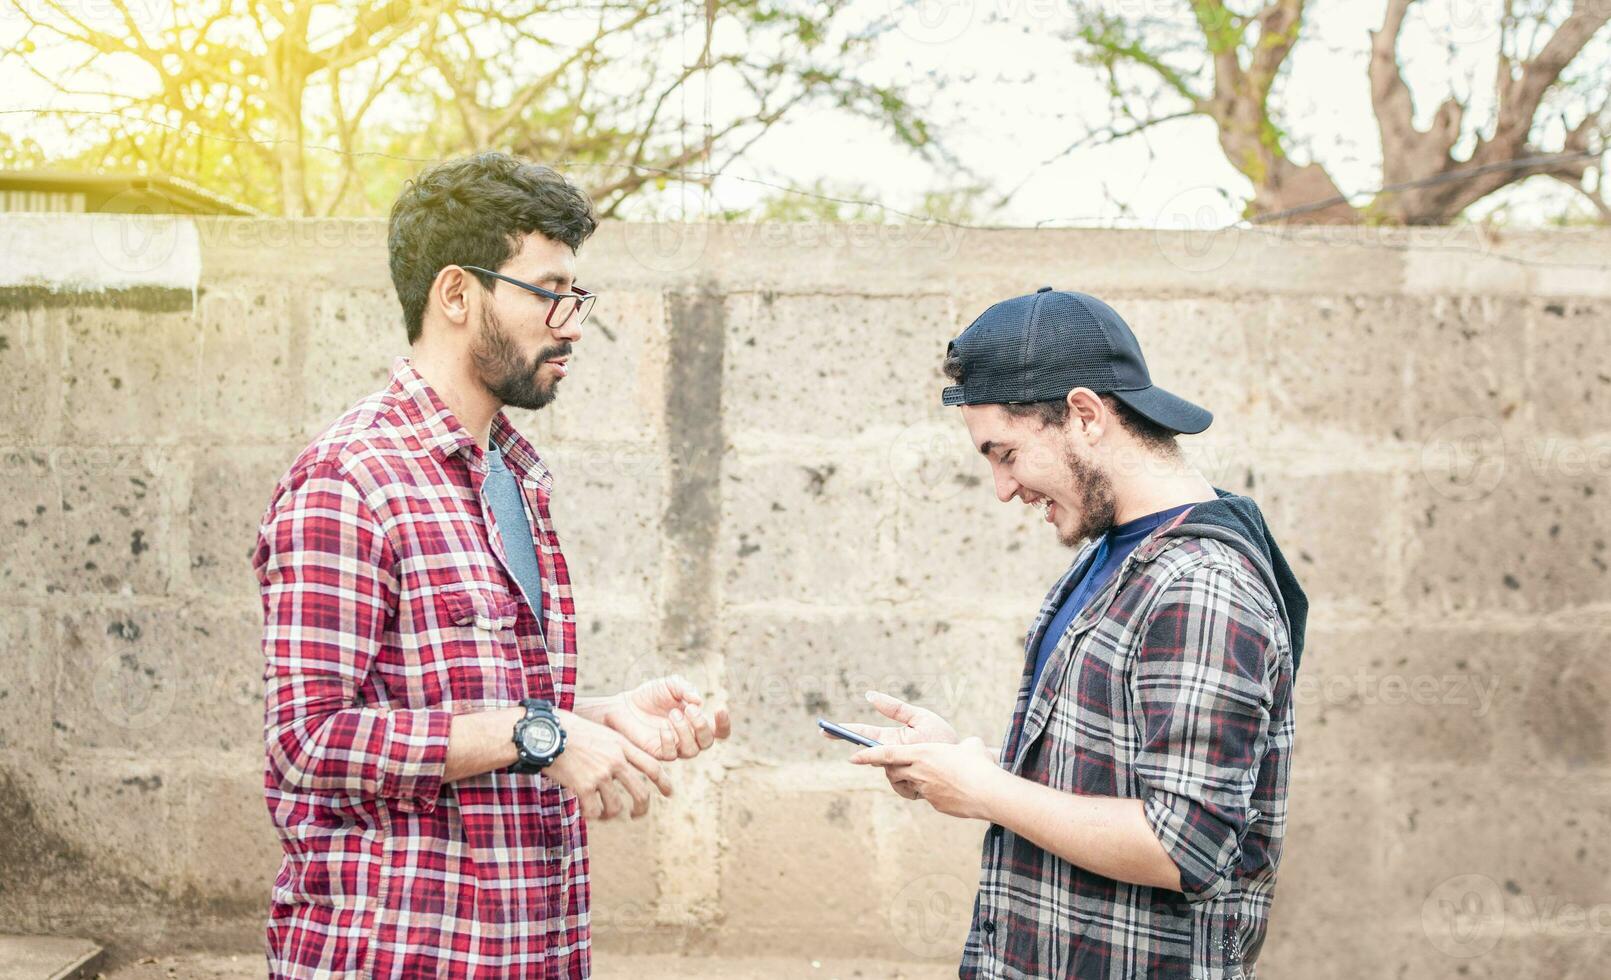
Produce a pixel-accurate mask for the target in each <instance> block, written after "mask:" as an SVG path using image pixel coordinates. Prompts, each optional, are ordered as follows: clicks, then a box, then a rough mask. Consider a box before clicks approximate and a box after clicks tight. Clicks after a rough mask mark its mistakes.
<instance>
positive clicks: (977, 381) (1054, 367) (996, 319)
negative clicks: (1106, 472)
mask: <svg viewBox="0 0 1611 980" xmlns="http://www.w3.org/2000/svg"><path fill="white" fill-rule="evenodd" d="M946 356H947V357H956V358H959V359H961V361H962V383H961V384H956V385H952V386H950V387H948V388H946V389H945V391H944V392H943V393H942V394H941V396H940V400H941V401H942V402H943V403H944V404H946V405H1002V404H1018V403H1024V402H1045V401H1059V400H1061V399H1063V398H1065V397H1067V396H1068V393H1069V392H1070V391H1072V390H1074V389H1075V388H1089V389H1091V390H1092V391H1094V392H1096V393H1097V394H1099V395H1112V396H1113V397H1114V398H1117V399H1118V400H1119V401H1121V402H1124V404H1126V405H1128V406H1129V407H1130V408H1132V409H1135V411H1136V412H1137V413H1138V414H1140V415H1142V416H1144V417H1146V418H1148V419H1151V420H1152V421H1153V422H1156V423H1158V424H1159V425H1161V426H1163V427H1164V428H1166V429H1169V430H1171V431H1173V432H1182V433H1186V434H1191V433H1196V432H1201V431H1203V430H1204V429H1206V428H1208V424H1209V423H1210V422H1212V421H1214V413H1213V412H1210V411H1209V410H1208V409H1206V408H1202V407H1200V406H1197V405H1193V404H1192V403H1191V402H1189V401H1187V400H1186V399H1184V398H1181V397H1180V396H1179V395H1173V394H1170V393H1169V392H1167V391H1165V390H1163V389H1162V388H1160V387H1158V386H1157V385H1155V384H1153V383H1152V375H1151V374H1149V373H1148V372H1147V362H1146V359H1145V358H1143V357H1142V356H1141V344H1140V342H1138V341H1137V340H1136V335H1135V334H1134V333H1132V332H1131V330H1130V325H1129V324H1127V323H1125V322H1124V318H1123V317H1121V316H1119V314H1117V313H1115V312H1114V311H1113V307H1111V306H1109V305H1108V304H1106V303H1104V302H1102V301H1101V300H1099V299H1097V298H1096V297H1094V296H1087V295H1086V294H1084V293H1075V292H1069V291H1066V290H1054V289H1052V287H1050V286H1042V287H1041V288H1040V289H1038V290H1036V291H1035V292H1033V293H1030V294H1029V295H1028V296H1017V297H1014V298H1013V299H1008V300H1002V301H1001V302H1000V303H997V304H995V305H994V306H992V307H990V309H988V310H985V311H984V312H983V313H981V314H980V315H979V318H978V319H977V320H974V321H973V323H972V324H970V325H969V327H968V329H966V330H964V331H962V333H961V335H960V336H958V337H957V339H955V340H953V341H951V344H950V346H949V347H947V348H946Z"/></svg>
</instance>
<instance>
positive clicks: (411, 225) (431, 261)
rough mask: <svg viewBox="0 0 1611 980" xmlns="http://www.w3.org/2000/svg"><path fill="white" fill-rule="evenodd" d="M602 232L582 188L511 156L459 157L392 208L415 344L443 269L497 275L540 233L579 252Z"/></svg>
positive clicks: (397, 278) (397, 261) (393, 244)
mask: <svg viewBox="0 0 1611 980" xmlns="http://www.w3.org/2000/svg"><path fill="white" fill-rule="evenodd" d="M597 227H598V218H597V216H595V215H594V213H593V204H592V202H591V201H589V200H588V199H587V195H586V194H584V193H582V191H581V190H580V189H579V188H577V186H576V185H575V184H572V183H571V182H570V181H568V180H566V179H565V178H564V177H562V176H560V175H559V174H558V173H556V172H554V171H553V170H551V169H549V168H548V167H543V166H538V165H537V164H534V163H525V162H523V161H521V160H518V159H516V158H515V157H512V156H510V155H509V154H507V153H477V154H475V155H474V156H467V157H460V158H459V159H457V160H449V161H448V162H446V163H442V164H438V165H437V166H435V167H432V168H431V169H429V170H427V171H425V172H424V173H422V174H420V175H419V176H417V177H415V178H414V179H413V180H411V181H409V182H408V183H406V184H405V185H403V192H402V193H401V194H399V195H398V196H397V201H396V203H394V204H393V205H392V214H391V222H390V224H389V226H388V228H387V234H386V248H387V251H388V253H389V256H390V263H391V270H392V285H393V286H395V287H397V299H398V301H399V302H401V303H402V304H403V324H404V325H405V326H406V327H407V328H408V342H409V343H410V344H412V343H414V342H415V341H417V340H419V337H420V329H421V327H422V325H423V323H424V319H425V301H426V299H427V298H428V297H429V296H430V293H431V283H433V282H435V281H436V274H437V273H439V272H441V271H442V268H443V266H448V265H479V266H481V267H483V268H486V269H497V268H499V267H501V266H502V265H503V264H504V263H505V262H507V261H509V258H510V256H512V255H514V254H515V252H516V251H517V250H518V249H519V248H520V240H521V238H522V237H523V236H525V235H529V234H531V233H532V232H534V231H536V232H541V233H542V234H544V235H545V236H547V237H549V238H552V239H553V240H554V241H556V242H564V243H565V244H566V245H569V246H570V247H571V251H573V252H574V251H576V250H577V249H579V248H581V247H582V243H583V242H584V241H586V240H587V238H588V236H589V235H591V234H593V230H594V229H595V228H597ZM476 276H477V278H479V279H481V280H482V281H483V282H484V283H485V284H486V285H488V286H491V285H492V280H491V279H490V278H488V277H486V276H482V275H481V274H480V273H477V274H476Z"/></svg>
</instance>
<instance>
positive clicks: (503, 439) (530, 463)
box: [492, 409, 554, 491]
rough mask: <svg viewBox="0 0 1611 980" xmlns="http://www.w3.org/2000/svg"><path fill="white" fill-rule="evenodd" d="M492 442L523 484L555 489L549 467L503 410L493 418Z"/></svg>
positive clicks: (549, 489) (548, 489)
mask: <svg viewBox="0 0 1611 980" xmlns="http://www.w3.org/2000/svg"><path fill="white" fill-rule="evenodd" d="M492 441H493V442H494V443H496V444H497V446H498V451H499V452H500V453H503V461H504V463H505V464H506V465H507V466H508V467H509V469H510V470H512V471H513V472H514V474H515V475H516V476H518V477H520V478H521V480H522V481H523V482H534V483H536V484H537V486H539V487H541V488H542V489H543V490H544V491H551V490H552V489H553V482H554V478H553V475H552V474H551V473H549V472H548V467H547V465H545V464H544V463H543V459H542V457H541V456H539V455H537V450H536V449H534V448H533V447H532V444H531V443H529V442H527V441H526V437H525V436H523V435H521V434H520V433H519V432H518V431H516V430H515V426H514V423H512V422H510V421H509V416H507V415H505V414H504V413H503V409H499V410H498V414H496V415H494V416H493V417H492Z"/></svg>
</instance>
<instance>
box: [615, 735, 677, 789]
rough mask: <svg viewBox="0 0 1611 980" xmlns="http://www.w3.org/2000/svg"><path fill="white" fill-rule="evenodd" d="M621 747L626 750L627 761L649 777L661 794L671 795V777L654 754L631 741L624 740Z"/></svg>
mask: <svg viewBox="0 0 1611 980" xmlns="http://www.w3.org/2000/svg"><path fill="white" fill-rule="evenodd" d="M621 748H622V749H623V750H624V751H625V754H626V761H627V762H628V763H630V764H631V765H632V768H634V769H636V770H637V771H638V772H641V773H643V774H644V775H645V776H646V777H648V779H649V781H650V782H651V783H653V784H654V785H655V787H656V788H657V789H659V790H660V795H661V796H670V795H671V778H670V777H668V776H667V775H666V770H665V768H664V767H663V766H661V765H660V763H659V762H658V761H657V760H656V759H655V758H654V757H653V756H651V755H650V754H649V753H647V752H645V751H643V750H642V749H640V748H638V747H637V746H636V745H633V744H632V743H631V742H622V744H621Z"/></svg>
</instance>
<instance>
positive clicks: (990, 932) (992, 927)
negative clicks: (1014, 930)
mask: <svg viewBox="0 0 1611 980" xmlns="http://www.w3.org/2000/svg"><path fill="white" fill-rule="evenodd" d="M980 928H981V929H983V930H984V931H985V935H987V936H994V935H995V934H996V924H995V923H994V922H992V921H990V920H989V919H986V920H985V922H984V924H983V925H982V926H980Z"/></svg>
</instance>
